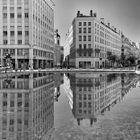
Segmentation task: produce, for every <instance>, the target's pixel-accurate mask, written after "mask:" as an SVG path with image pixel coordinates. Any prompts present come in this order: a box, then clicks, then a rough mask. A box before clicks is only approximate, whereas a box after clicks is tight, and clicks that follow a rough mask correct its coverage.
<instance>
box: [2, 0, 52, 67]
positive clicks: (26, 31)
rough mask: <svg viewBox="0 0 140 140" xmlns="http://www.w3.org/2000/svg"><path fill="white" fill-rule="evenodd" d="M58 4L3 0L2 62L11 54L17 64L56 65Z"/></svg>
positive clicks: (25, 65) (16, 65) (32, 65)
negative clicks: (55, 33) (55, 31)
mask: <svg viewBox="0 0 140 140" xmlns="http://www.w3.org/2000/svg"><path fill="white" fill-rule="evenodd" d="M53 7H54V3H53V2H52V1H51V0H40V1H37V0H0V13H1V14H0V62H1V64H2V65H5V59H4V57H5V55H6V54H11V57H12V64H13V67H14V68H15V67H17V68H19V67H21V66H22V65H24V67H28V66H29V65H30V66H31V67H33V68H46V67H51V66H52V65H53V54H54V9H53Z"/></svg>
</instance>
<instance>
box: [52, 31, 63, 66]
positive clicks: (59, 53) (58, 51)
mask: <svg viewBox="0 0 140 140" xmlns="http://www.w3.org/2000/svg"><path fill="white" fill-rule="evenodd" d="M54 39H55V48H54V66H56V67H58V66H62V65H63V59H64V47H63V46H61V45H60V39H61V38H60V35H59V34H58V30H55V34H54Z"/></svg>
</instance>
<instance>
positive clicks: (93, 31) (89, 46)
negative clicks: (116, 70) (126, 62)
mask: <svg viewBox="0 0 140 140" xmlns="http://www.w3.org/2000/svg"><path fill="white" fill-rule="evenodd" d="M69 31H70V32H69V33H68V35H67V36H68V39H67V40H68V41H69V43H67V44H69V49H70V56H69V63H70V65H71V66H74V67H77V68H79V67H81V68H91V67H92V68H100V67H105V66H106V64H107V63H108V59H107V58H108V56H109V55H116V56H118V57H120V56H121V47H122V42H121V32H120V30H118V29H117V28H115V27H114V26H111V24H110V23H105V22H104V19H103V18H101V19H98V18H97V14H96V13H93V12H92V10H91V11H90V14H89V15H83V14H81V13H80V11H78V12H77V16H76V17H75V18H74V20H73V22H72V27H71V30H69Z"/></svg>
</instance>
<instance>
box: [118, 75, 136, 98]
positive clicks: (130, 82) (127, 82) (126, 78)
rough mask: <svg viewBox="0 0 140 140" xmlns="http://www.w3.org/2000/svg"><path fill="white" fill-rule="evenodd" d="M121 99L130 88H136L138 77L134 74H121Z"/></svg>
mask: <svg viewBox="0 0 140 140" xmlns="http://www.w3.org/2000/svg"><path fill="white" fill-rule="evenodd" d="M121 79H122V81H121V82H122V98H123V97H124V96H125V94H127V93H128V92H129V91H130V90H131V89H132V88H136V86H137V85H138V83H139V76H138V75H136V74H133V73H132V74H122V75H121Z"/></svg>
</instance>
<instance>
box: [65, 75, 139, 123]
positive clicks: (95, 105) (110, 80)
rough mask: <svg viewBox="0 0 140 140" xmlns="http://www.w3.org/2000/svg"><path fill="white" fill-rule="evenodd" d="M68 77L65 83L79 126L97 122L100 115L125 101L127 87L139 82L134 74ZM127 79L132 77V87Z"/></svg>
mask: <svg viewBox="0 0 140 140" xmlns="http://www.w3.org/2000/svg"><path fill="white" fill-rule="evenodd" d="M68 77H69V78H68ZM68 77H67V76H66V77H65V78H64V79H65V80H64V81H65V82H64V83H65V87H66V88H68V89H67V91H68V92H67V96H68V98H69V103H70V107H71V109H72V112H73V115H74V117H75V118H76V120H77V124H78V125H85V124H88V125H89V126H92V125H93V123H94V122H96V121H97V118H98V116H99V115H104V113H105V112H106V111H110V109H111V108H112V107H113V106H114V105H115V104H117V103H118V102H120V101H121V100H122V99H123V96H124V95H123V94H122V93H123V92H124V91H125V90H126V87H130V85H131V86H132V83H133V85H135V84H134V81H135V83H137V81H138V79H135V76H133V74H132V75H131V74H128V75H121V74H106V73H104V74H101V73H76V74H69V75H68ZM126 77H129V78H130V77H131V78H130V79H129V80H130V81H131V82H132V83H131V84H130V85H129V83H127V82H126V81H128V80H127V79H126ZM132 79H133V80H132ZM134 79H135V80H134ZM66 83H67V85H66ZM68 84H69V85H70V86H68ZM133 87H134V86H133Z"/></svg>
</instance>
